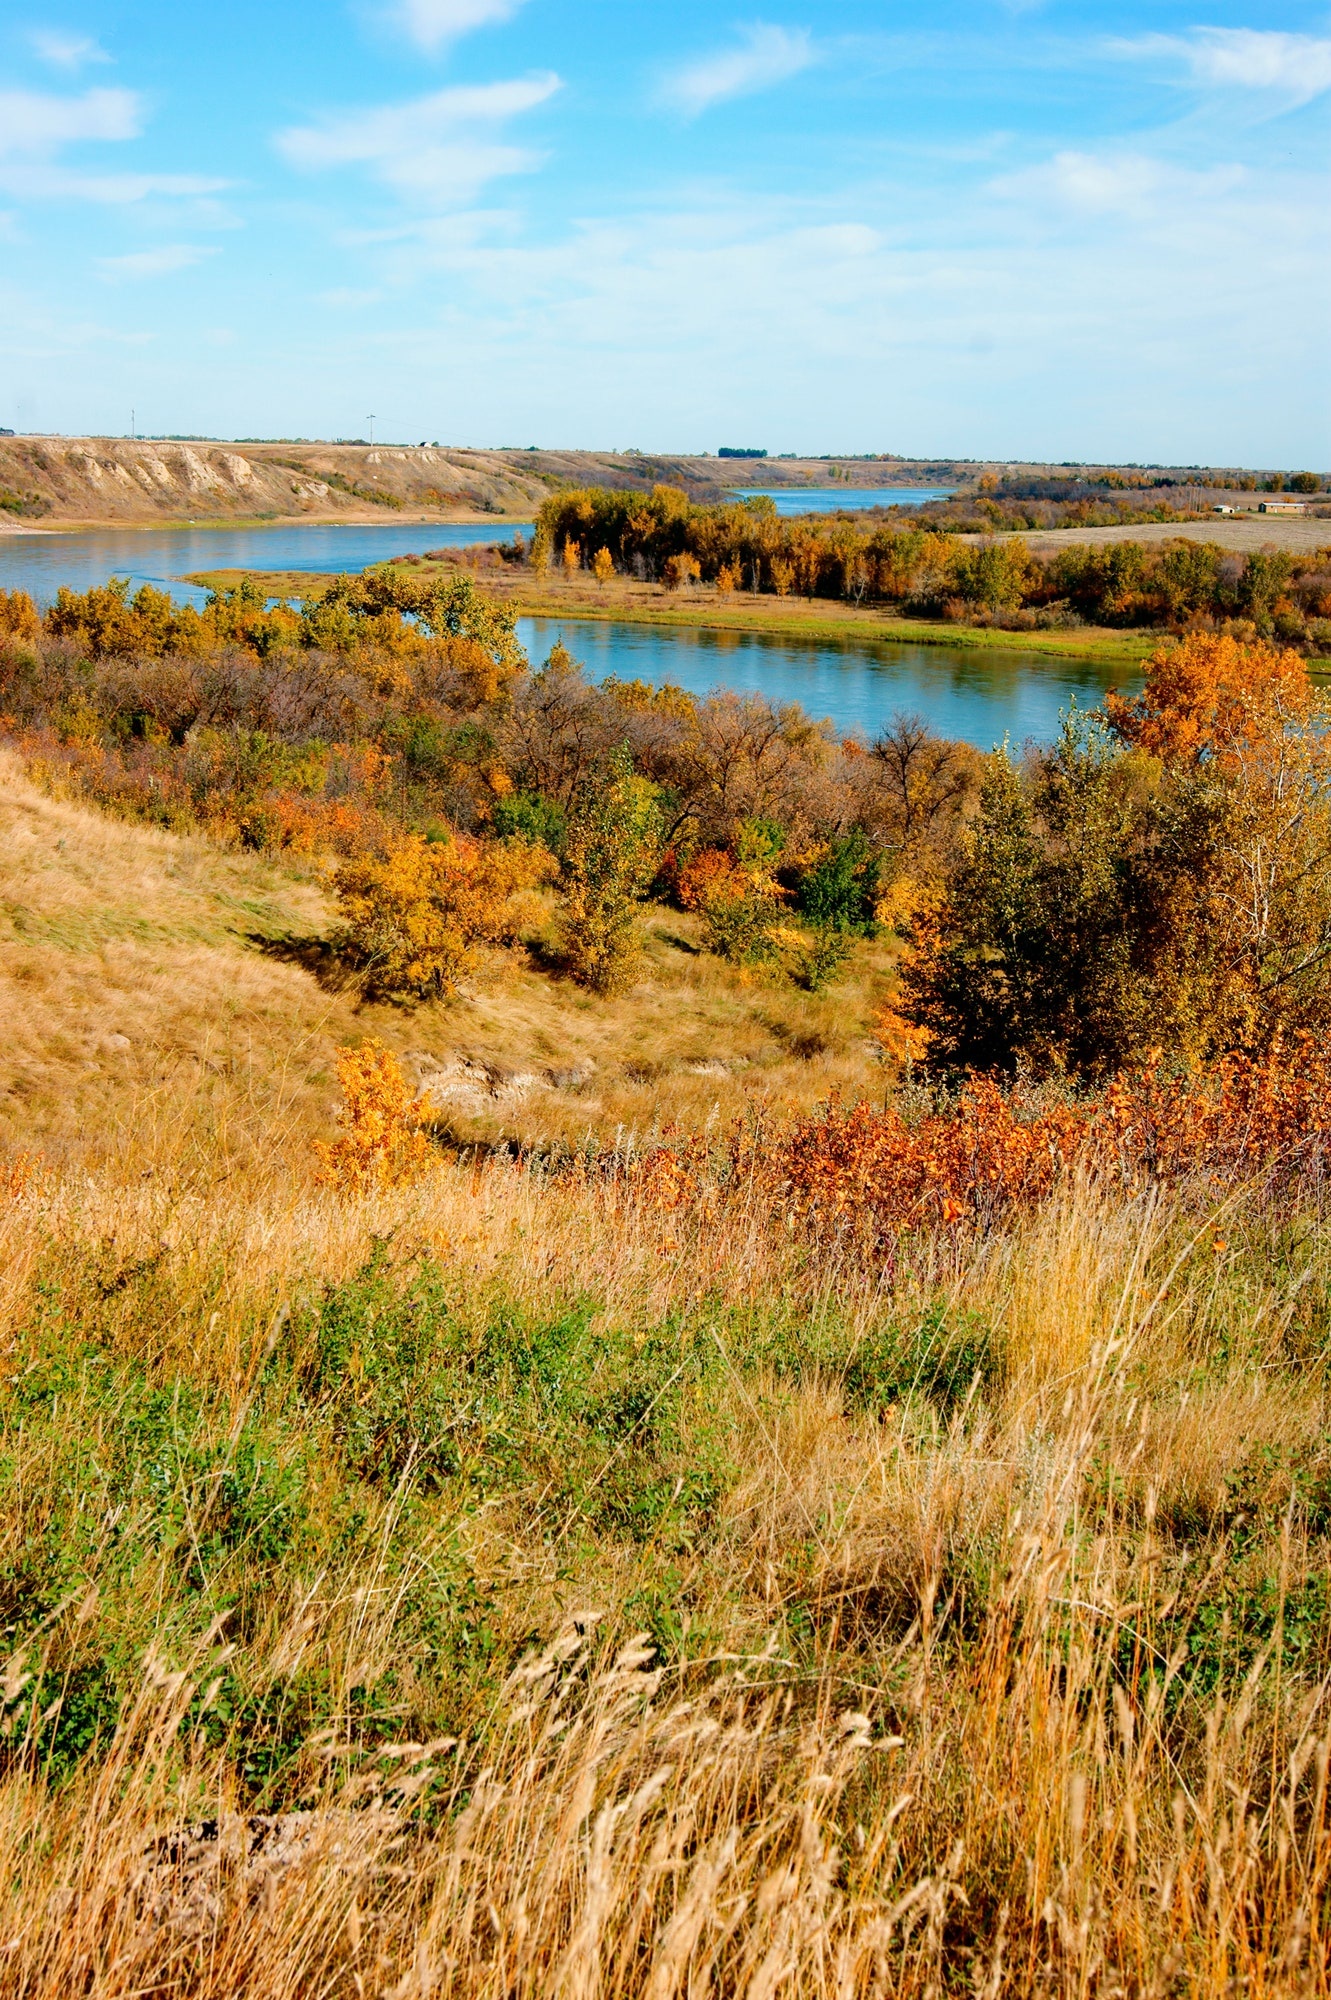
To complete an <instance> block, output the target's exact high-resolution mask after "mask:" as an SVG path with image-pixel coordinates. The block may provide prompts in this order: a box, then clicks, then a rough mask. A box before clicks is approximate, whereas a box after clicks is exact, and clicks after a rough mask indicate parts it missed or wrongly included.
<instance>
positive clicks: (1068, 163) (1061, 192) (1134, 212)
mask: <svg viewBox="0 0 1331 2000" xmlns="http://www.w3.org/2000/svg"><path fill="white" fill-rule="evenodd" d="M1244 178H1245V175H1244V171H1243V169H1242V168H1241V167H1233V166H1231V167H1212V168H1210V169H1208V170H1205V171H1203V172H1195V171H1190V170H1188V169H1186V168H1180V167H1176V166H1173V165H1172V164H1171V163H1169V162H1168V161H1165V160H1159V159H1154V158H1152V157H1151V156H1150V155H1149V154H1146V153H1075V152H1066V153H1056V154H1055V155H1054V157H1053V158H1052V159H1051V160H1045V161H1042V162H1041V163H1040V164H1039V165H1038V166H1034V167H1025V168H1022V169H1021V170H1020V171H1019V172H1017V173H1012V174H1002V175H1000V176H998V178H997V179H995V180H992V181H990V182H989V186H988V192H989V193H990V194H995V195H998V196H999V197H1000V198H1002V199H1004V200H1012V201H1019V202H1023V203H1027V204H1029V205H1030V206H1031V208H1032V211H1033V212H1035V213H1044V214H1048V213H1049V212H1051V211H1060V210H1061V211H1063V212H1065V213H1066V212H1072V213H1079V214H1082V215H1105V216H1110V215H1124V216H1141V215H1143V214H1146V213H1149V212H1151V211H1153V210H1155V209H1158V208H1161V207H1163V206H1165V205H1167V204H1168V203H1171V202H1177V201H1179V200H1181V199H1182V200H1188V201H1205V200H1207V199H1208V198H1209V199H1212V200H1214V199H1216V198H1217V197H1219V196H1222V195H1225V194H1228V193H1230V192H1232V190H1233V189H1235V188H1236V187H1239V186H1240V185H1241V184H1242V183H1243V180H1244Z"/></svg>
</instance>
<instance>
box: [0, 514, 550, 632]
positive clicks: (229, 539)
mask: <svg viewBox="0 0 1331 2000" xmlns="http://www.w3.org/2000/svg"><path fill="white" fill-rule="evenodd" d="M531 533H532V526H531V523H530V522H529V521H525V522H517V523H514V522H512V521H505V522H504V523H503V524H502V525H496V526H495V527H488V526H486V525H484V524H478V523H476V522H461V523H458V524H456V525H450V526H447V527H444V526H438V527H437V526H435V525H434V524H433V523H431V522H425V523H421V522H420V521H415V522H411V521H386V522H384V523H383V525H382V526H381V525H380V524H379V523H378V522H377V521H376V522H373V523H372V524H371V525H370V526H368V527H364V526H362V527H358V526H356V525H354V524H348V525H347V526H345V527H344V526H343V525H342V524H341V523H340V522H338V521H310V522H308V523H306V522H302V523H300V524H299V525H298V526H295V527H288V528H91V529H83V530H80V531H78V532H77V533H74V534H68V535H62V534H54V533H52V534H40V535H5V534H0V590H26V591H28V592H29V593H30V595H31V596H32V597H34V598H35V599H36V600H37V603H38V605H39V606H41V608H42V609H43V610H45V608H46V606H47V605H48V604H50V603H51V602H52V601H53V600H54V598H55V594H56V592H57V590H59V588H60V586H61V584H68V585H69V587H70V588H71V590H88V589H90V588H91V587H92V585H93V584H95V583H105V582H106V579H107V578H108V577H109V576H127V577H128V578H129V580H130V582H131V584H132V585H133V586H134V588H135V589H136V590H137V588H138V586H139V585H140V584H141V583H151V584H155V585H156V586H157V587H158V589H160V590H169V591H170V593H171V595H172V596H173V597H174V598H175V599H176V600H177V602H178V603H182V604H196V605H198V606H199V607H200V609H202V607H203V605H204V604H205V602H206V601H207V597H208V593H207V591H206V590H201V589H200V588H199V587H198V585H197V584H192V583H183V582H182V581H181V578H182V577H186V576H189V575H191V574H192V573H193V572H194V571H196V570H209V569H310V570H350V571H353V572H356V573H359V571H361V570H363V569H368V568H369V567H370V565H371V564H372V563H381V562H387V561H388V558H389V557H390V556H404V555H419V554H422V553H423V552H424V551H425V550H426V549H458V548H465V547H467V545H468V544H472V545H474V544H476V543H477V542H509V541H512V539H513V536H514V535H515V534H521V535H525V536H526V537H527V538H528V539H530V537H531Z"/></svg>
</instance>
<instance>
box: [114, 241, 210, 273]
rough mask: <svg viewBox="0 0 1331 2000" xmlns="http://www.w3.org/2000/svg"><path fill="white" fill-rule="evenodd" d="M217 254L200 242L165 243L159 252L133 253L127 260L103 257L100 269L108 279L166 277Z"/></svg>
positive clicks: (129, 254)
mask: <svg viewBox="0 0 1331 2000" xmlns="http://www.w3.org/2000/svg"><path fill="white" fill-rule="evenodd" d="M216 255H217V252H216V251H215V250H211V249H205V248H203V247H202V246H201V245H200V244H197V243H163V244H160V245H159V246H158V248H157V249H155V250H131V251H130V252H128V254H127V255H125V256H123V257H99V258H98V259H97V268H98V270H99V271H100V272H101V274H102V276H103V277H104V278H111V279H126V278H165V277H169V276H170V275H171V273H172V272H173V271H187V270H189V268H190V266H191V265H192V264H200V263H202V261H203V259H204V258H205V257H215V256H216Z"/></svg>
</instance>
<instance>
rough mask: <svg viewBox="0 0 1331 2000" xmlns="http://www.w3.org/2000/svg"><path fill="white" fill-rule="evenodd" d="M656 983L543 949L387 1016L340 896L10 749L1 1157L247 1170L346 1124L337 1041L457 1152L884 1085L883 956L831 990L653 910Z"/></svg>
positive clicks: (493, 960)
mask: <svg viewBox="0 0 1331 2000" xmlns="http://www.w3.org/2000/svg"><path fill="white" fill-rule="evenodd" d="M644 921H645V928H646V953H645V960H644V970H643V976H642V978H641V979H640V980H639V981H638V983H637V985H636V986H635V987H634V988H633V989H632V990H631V991H630V992H629V993H627V994H625V995H623V996H621V997H620V998H618V999H616V1000H613V1001H605V1000H601V999H598V998H595V997H594V996H591V995H589V994H587V993H585V992H583V991H582V990H581V989H580V988H577V987H575V986H573V985H572V984H571V983H570V982H568V981H567V980H565V979H563V978H562V977H560V976H559V974H558V971H557V968H555V967H554V966H552V964H551V953H550V941H551V938H552V936H553V926H552V925H551V926H550V927H548V930H547V934H546V935H544V936H542V935H535V936H533V938H532V940H531V946H530V949H529V950H528V949H517V950H514V951H512V952H496V953H494V954H492V955H491V956H490V957H489V958H488V959H487V960H486V961H485V962H484V963H483V964H482V965H481V967H480V968H479V969H478V972H477V976H476V978H475V979H474V980H473V981H472V982H471V984H470V985H469V986H468V987H467V988H466V989H465V990H464V992H463V994H462V995H461V996H460V997H459V998H458V999H457V1000H456V1001H453V1002H451V1003H441V1004H435V1005H426V1006H421V1007H417V1008H411V1009H405V1008H399V1007H392V1006H384V1005H379V1006H368V1005H363V1004H362V1003H361V1001H360V997H359V994H358V992H357V990H356V988H355V986H354V984H350V983H347V982H346V981H345V980H344V979H343V978H342V977H341V976H340V975H339V974H338V973H337V971H336V968H335V967H334V965H333V963H332V958H331V954H330V953H329V952H328V951H327V950H326V948H325V941H326V939H327V938H328V936H329V934H330V932H331V931H332V929H333V928H334V927H335V911H334V908H333V904H332V899H331V897H330V896H329V895H328V893H327V892H326V890H325V889H324V888H323V887H322V886H321V883H320V880H319V877H318V871H317V870H316V869H315V868H313V867H312V866H310V865H305V866H302V867H296V866H283V865H282V864H280V863H275V862H273V861H271V860H265V859H261V858H260V857H258V856H255V855H249V854H244V853H238V852H233V851H226V850H222V849H219V848H216V847H212V846H209V845H208V844H207V843H206V842H203V841H201V840H197V839H185V838H180V837H178V836H176V835H173V834H168V833H162V832H158V831H156V830H155V829H152V828H145V827H142V826H135V825H131V824H129V823H127V822H122V821H119V820H115V819H111V818H107V817H103V816H101V815H100V814H98V813H95V812H92V811H89V810H88V809H86V808H84V807H82V806H80V805H78V804H75V803H72V802H70V801H67V800H61V799H52V798H49V797H47V796H46V795H45V794H44V793H43V792H41V791H40V790H38V789H37V787H36V786H35V785H33V784H32V783H30V782H29V781H28V780H27V779H26V778H25V777H24V776H23V774H22V772H21V770H20V768H19V766H18V764H17V761H16V760H15V759H13V758H12V757H10V758H3V759H0V1020H2V1021H3V1024H4V1034H3V1036H2V1037H0V1143H3V1144H5V1145H8V1146H17V1147H36V1148H39V1149H41V1150H42V1151H44V1152H48V1153H50V1154H51V1155H53V1156H54V1157H56V1158H66V1159H69V1158H79V1159H88V1160H90V1161H91V1160H102V1159H109V1158H113V1157H115V1156H117V1155H119V1154H120V1153H122V1152H123V1151H124V1149H125V1148H126V1147H127V1146H132V1147H133V1148H134V1150H135V1152H136V1154H137V1153H140V1152H141V1153H142V1154H143V1157H144V1159H145V1162H146V1163H151V1162H154V1161H156V1162H158V1163H159V1164H161V1165H162V1166H163V1167H167V1166H169V1165H172V1163H177V1164H178V1163H181V1162H184V1163H188V1159H189V1157H190V1155H191V1151H192V1149H193V1147H194V1146H195V1144H196V1143H199V1144H203V1145H205V1146H206V1147H208V1148H212V1147H213V1146H214V1145H215V1144H216V1143H217V1142H218V1141H220V1142H221V1144H222V1146H223V1148H224V1150H225V1151H226V1153H227V1155H228V1157H230V1158H231V1159H233V1160H234V1162H235V1164H236V1166H237V1167H238V1168H240V1167H241V1166H243V1164H244V1163H245V1161H246V1160H248V1159H251V1158H253V1157H254V1156H255V1154H256V1153H262V1154H264V1155H265V1156H271V1152H272V1149H273V1148H275V1147H276V1148H277V1149H278V1150H279V1151H280V1150H281V1149H282V1148H283V1147H286V1146H290V1147H292V1148H299V1149H300V1150H302V1151H303V1150H304V1149H305V1148H306V1147H307V1146H308V1144H309V1141H310V1139H311V1138H313V1137H314V1136H315V1135H316V1134H318V1133H326V1132H327V1130H328V1128H329V1121H330V1118H331V1115H332V1107H333V1103H334V1100H335V1096H336V1090H335V1085H334V1080H333V1075H332V1055H333V1051H334V1049H335V1048H336V1047H337V1046H338V1045H339V1044H341V1043H344V1042H348V1041H356V1040H360V1039H361V1038H362V1037H364V1036H365V1035H367V1034H373V1035H377V1036H379V1037H380V1038H381V1039H383V1040H384V1041H385V1042H387V1043H388V1045H389V1046H390V1047H392V1048H394V1049H395V1050H396V1051H397V1052H398V1053H399V1054H400V1055H401V1056H402V1057H403V1058H404V1060H405V1063H406V1067H407V1070H408V1072H409V1074H411V1075H413V1077H414V1078H415V1079H416V1080H417V1081H418V1082H420V1083H421V1084H422V1085H423V1086H425V1087H426V1088H427V1089H428V1090H429V1092H430V1095H431V1098H432V1101H433V1103H434V1105H435V1110H436V1117H435V1126H436V1130H437V1133H438V1136H439V1138H440V1139H441V1141H444V1142H446V1143H447V1142H452V1141H456V1142H459V1143H464V1144H467V1143H472V1142H476V1143H481V1144H493V1143H496V1142H500V1141H509V1142H512V1143H518V1144H525V1145H534V1146H541V1145H544V1144H561V1145H570V1144H576V1143H578V1141H579V1140H580V1139H581V1138H582V1137H583V1136H584V1135H585V1134H586V1133H587V1132H589V1131H595V1132H596V1133H598V1134H600V1135H602V1136H612V1135H613V1133H614V1132H615V1131H616V1129H618V1128H620V1127H623V1128H625V1129H627V1130H634V1131H637V1132H639V1133H641V1134H644V1135H645V1134H646V1133H647V1132H649V1131H650V1130H651V1129H652V1128H653V1127H654V1126H655V1125H657V1124H659V1123H660V1122H662V1121H663V1120H666V1119H671V1118H678V1119H681V1120H683V1121H685V1122H689V1123H691V1122H695V1121H696V1122H699V1123H701V1122H704V1121H706V1120H708V1119H710V1118H713V1117H718V1116H720V1117H729V1116H732V1115H736V1114H738V1113H739V1112H740V1111H741V1110H742V1109H743V1108H744V1106H745V1105H746V1104H748V1103H750V1102H752V1101H754V1100H757V1101H760V1102H770V1103H776V1104H786V1103H799V1104H807V1103H810V1102H812V1101H813V1100H815V1099H817V1098H819V1097H823V1096H826V1095H827V1093H828V1092H829V1091H830V1090H832V1089H841V1090H843V1091H849V1092H850V1093H851V1094H852V1095H859V1094H863V1093H865V1092H873V1091H876V1090H878V1089H880V1088H881V1077H882V1072H881V1070H880V1069H879V1066H878V1061H877V1051H876V1045H875V1044H874V1043H873V1041H872V1039H871V1037H870V1033H869V1024H870V1022H871V1020H872V1017H873V1013H874V1010H875V1007H876V1005H877V1004H878V1000H879V996H880V994H881V992H882V990H883V988H884V985H885V979H886V948H885V947H882V946H874V945H865V946H863V947H862V948H861V952H860V955H859V958H858V960H857V963H856V966H855V967H854V968H853V969H852V971H851V973H850V974H849V975H847V976H846V977H845V978H844V979H843V980H842V981H841V982H840V983H839V984H838V986H837V988H836V990H835V991H834V993H833V994H832V995H830V996H826V997H822V998H816V999H815V998H811V997H810V996H809V995H807V994H803V993H800V992H797V991H796V990H794V989H793V988H792V987H790V986H789V984H785V985H781V984H778V983H776V982H775V981H768V980H765V979H763V978H761V977H756V976H754V975H751V974H750V975H747V976H746V975H745V974H744V973H743V972H737V971H734V970H732V969H731V968H730V967H728V966H725V965H724V964H722V963H721V962H720V961H719V960H717V959H716V958H714V957H712V956H711V955H710V954H704V953H702V952H700V951H699V950H698V949H697V947H696V941H695V937H694V929H695V922H696V920H694V919H692V918H690V917H687V916H684V915H681V914H680V913H678V912H674V911H667V910H661V909H656V910H653V911H651V912H649V914H648V915H647V916H646V918H645V920H644Z"/></svg>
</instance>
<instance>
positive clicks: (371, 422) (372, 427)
mask: <svg viewBox="0 0 1331 2000" xmlns="http://www.w3.org/2000/svg"><path fill="white" fill-rule="evenodd" d="M366 422H367V423H368V424H369V426H370V443H371V444H373V443H374V418H373V417H367V419H366Z"/></svg>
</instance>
